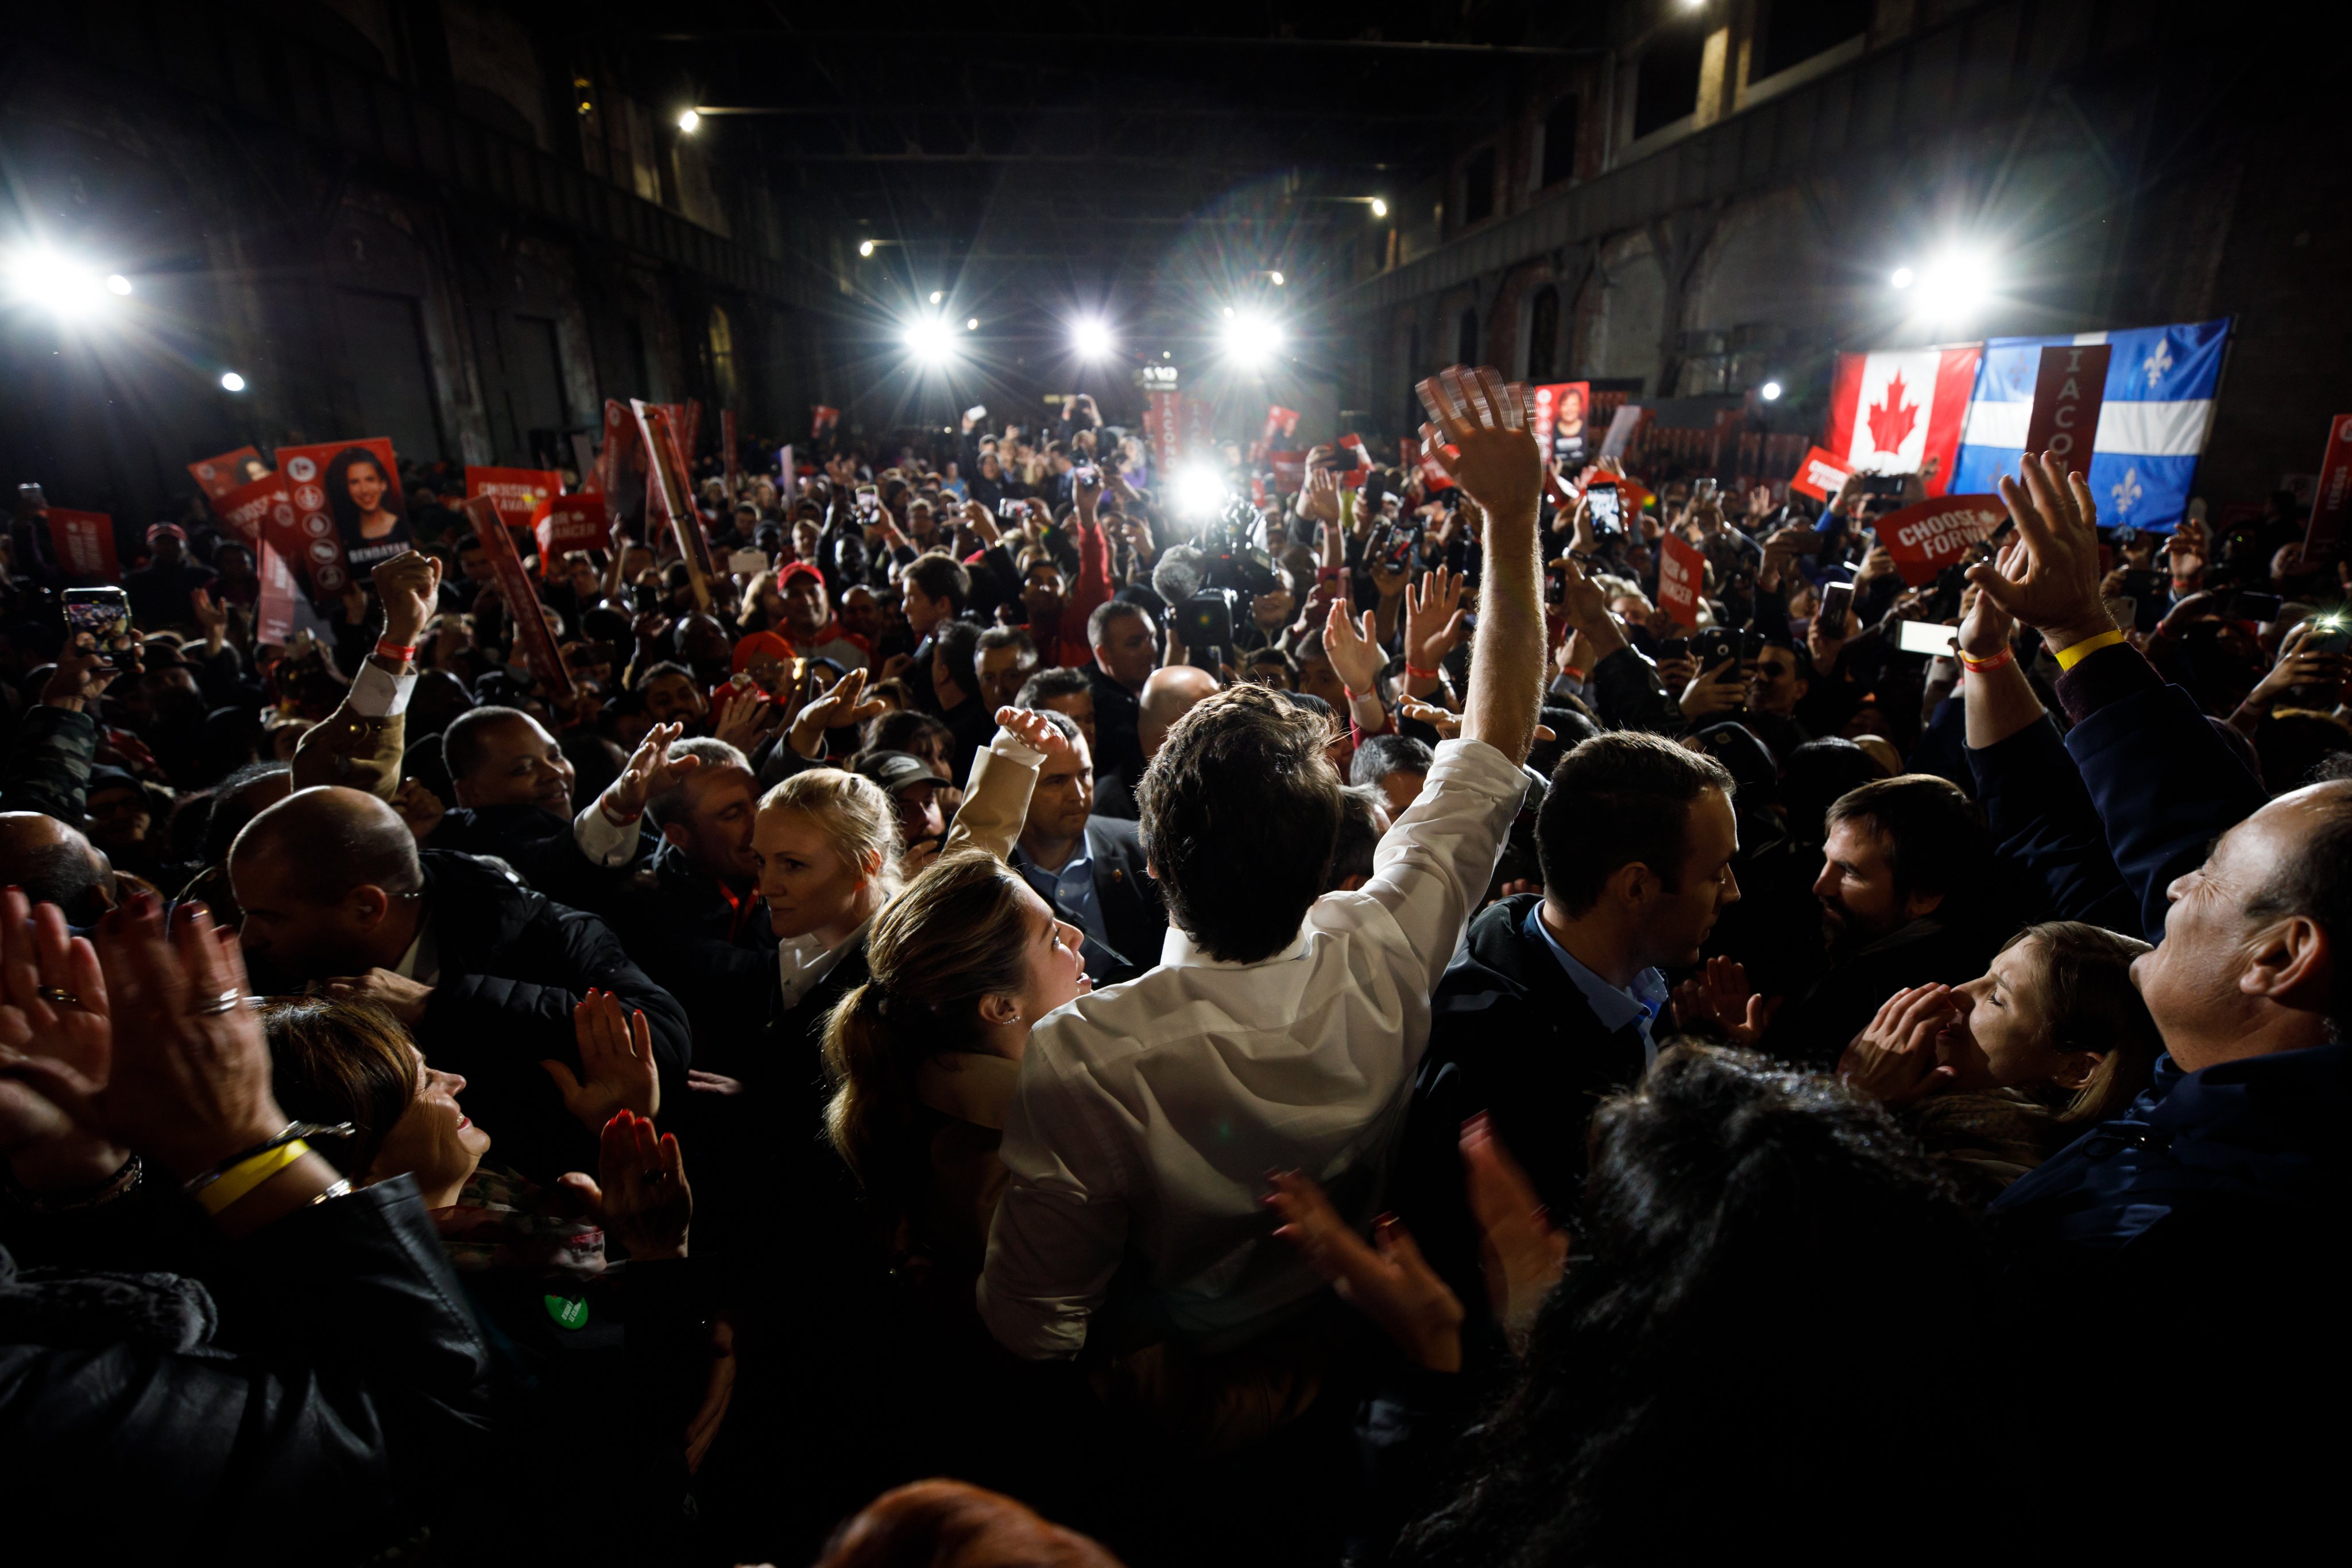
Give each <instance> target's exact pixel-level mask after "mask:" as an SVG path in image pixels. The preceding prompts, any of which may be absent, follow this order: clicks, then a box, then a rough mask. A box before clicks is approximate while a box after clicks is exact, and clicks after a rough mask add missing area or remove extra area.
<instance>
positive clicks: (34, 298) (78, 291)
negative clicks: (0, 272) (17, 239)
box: [8, 248, 131, 319]
mask: <svg viewBox="0 0 2352 1568" xmlns="http://www.w3.org/2000/svg"><path fill="white" fill-rule="evenodd" d="M8 279H9V281H10V282H11V283H12V284H13V285H15V290H16V298H19V299H22V300H24V301H25V302H26V303H27V304H31V305H38V306H42V307H44V308H47V309H48V310H50V311H52V312H54V313H55V314H57V315H58V316H61V317H65V318H68V319H71V318H74V317H78V316H87V315H89V313H90V312H92V311H94V310H100V309H104V308H107V307H108V306H110V305H111V304H113V303H114V299H113V298H112V297H113V296H116V295H122V294H128V293H130V292H131V280H130V279H129V278H127V277H123V276H122V275H121V274H120V273H115V274H112V275H110V276H109V277H100V275H99V273H98V272H97V271H96V270H95V269H93V268H91V267H85V266H83V265H82V264H81V263H79V262H78V261H71V260H68V258H66V257H65V256H59V255H58V253H57V252H55V251H53V250H49V249H47V248H42V249H38V250H28V251H20V252H18V253H17V254H16V255H15V256H11V257H10V258H9V260H8ZM116 283H120V284H121V285H122V287H120V288H117V287H114V285H115V284H116Z"/></svg>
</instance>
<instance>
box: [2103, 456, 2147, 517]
mask: <svg viewBox="0 0 2352 1568" xmlns="http://www.w3.org/2000/svg"><path fill="white" fill-rule="evenodd" d="M2145 493H2146V492H2145V491H2143V490H2142V489H2141V487H2140V482H2139V470H2138V469H2137V467H2133V468H2126V469H2125V470H2124V476H2123V479H2122V482H2121V483H2119V484H2117V485H2116V486H2115V487H2114V488H2112V489H2110V490H2109V491H2108V492H2107V494H2108V495H2109V496H2111V497H2114V498H2115V503H2116V515H2117V516H2119V517H2120V516H2126V515H2128V514H2129V513H2130V511H2131V509H2132V508H2133V507H2136V506H2137V505H2138V504H2139V498H2140V497H2141V496H2142V495H2144V494H2145Z"/></svg>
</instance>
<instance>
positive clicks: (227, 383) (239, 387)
mask: <svg viewBox="0 0 2352 1568" xmlns="http://www.w3.org/2000/svg"><path fill="white" fill-rule="evenodd" d="M244 390H245V378H244V377H243V376H241V375H238V374H237V373H236V371H222V372H221V391H223V392H243V391H244Z"/></svg>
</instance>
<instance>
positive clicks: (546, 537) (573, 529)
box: [531, 496, 606, 577]
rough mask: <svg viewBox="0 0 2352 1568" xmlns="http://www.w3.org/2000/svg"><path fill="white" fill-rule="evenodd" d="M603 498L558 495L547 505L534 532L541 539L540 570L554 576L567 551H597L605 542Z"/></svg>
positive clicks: (533, 525) (532, 525) (535, 523)
mask: <svg viewBox="0 0 2352 1568" xmlns="http://www.w3.org/2000/svg"><path fill="white" fill-rule="evenodd" d="M605 528H606V524H605V522H604V497H601V496H559V497H556V498H555V499H554V500H552V501H550V502H549V503H548V504H547V509H546V510H545V511H543V512H541V514H540V517H539V520H538V521H537V522H534V523H533V524H531V531H532V532H533V533H534V534H536V535H537V536H538V538H539V570H540V575H541V576H542V577H544V576H550V575H552V574H553V572H554V570H555V562H556V560H557V559H559V558H560V557H561V556H562V554H563V553H564V552H565V551H566V550H575V549H598V548H600V547H601V546H603V545H604V543H606V537H605Z"/></svg>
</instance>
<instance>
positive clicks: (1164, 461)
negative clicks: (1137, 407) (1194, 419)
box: [1143, 392, 1184, 484]
mask: <svg viewBox="0 0 2352 1568" xmlns="http://www.w3.org/2000/svg"><path fill="white" fill-rule="evenodd" d="M1183 427H1184V394H1183V393H1182V392H1146V393H1145V394H1144V397H1143V442H1144V444H1145V445H1146V446H1149V447H1150V449H1151V471H1152V473H1153V475H1154V476H1160V482H1161V483H1162V484H1165V483H1166V482H1167V480H1166V477H1165V476H1168V475H1170V474H1172V473H1174V472H1175V469H1176V460H1177V459H1178V458H1179V457H1181V456H1182V455H1183V444H1184V428H1183Z"/></svg>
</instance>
